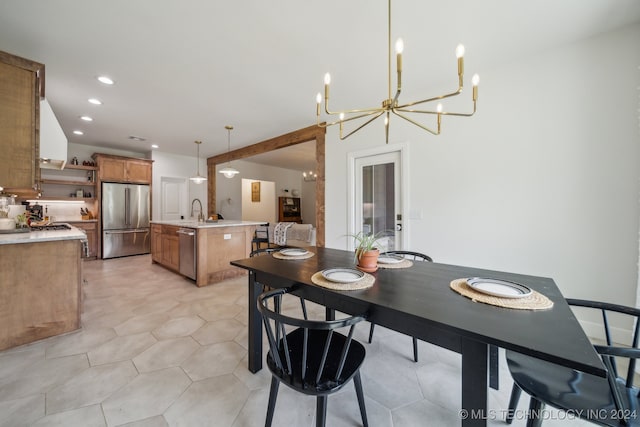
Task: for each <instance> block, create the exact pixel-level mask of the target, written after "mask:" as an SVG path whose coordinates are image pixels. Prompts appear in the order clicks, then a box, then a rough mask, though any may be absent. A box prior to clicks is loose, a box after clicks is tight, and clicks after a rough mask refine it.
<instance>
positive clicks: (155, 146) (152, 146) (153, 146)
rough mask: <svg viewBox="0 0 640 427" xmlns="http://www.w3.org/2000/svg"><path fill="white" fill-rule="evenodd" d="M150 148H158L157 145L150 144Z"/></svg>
mask: <svg viewBox="0 0 640 427" xmlns="http://www.w3.org/2000/svg"><path fill="white" fill-rule="evenodd" d="M151 148H160V146H159V145H158V144H151Z"/></svg>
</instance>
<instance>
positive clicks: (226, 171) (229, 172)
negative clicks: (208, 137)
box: [220, 125, 240, 178]
mask: <svg viewBox="0 0 640 427" xmlns="http://www.w3.org/2000/svg"><path fill="white" fill-rule="evenodd" d="M224 128H225V129H226V130H227V156H228V155H229V153H230V152H231V131H232V130H233V126H230V125H226V126H225V127H224ZM220 173H221V174H223V175H224V177H225V178H233V177H234V176H236V174H238V173H240V171H239V170H238V169H235V168H232V167H231V160H229V162H228V163H227V167H226V168H222V169H220Z"/></svg>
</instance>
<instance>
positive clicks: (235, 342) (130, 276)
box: [0, 255, 586, 427]
mask: <svg viewBox="0 0 640 427" xmlns="http://www.w3.org/2000/svg"><path fill="white" fill-rule="evenodd" d="M84 274H85V277H86V279H87V284H86V285H85V286H84V293H85V302H84V312H83V315H82V319H83V322H82V323H83V328H82V329H81V330H80V331H77V332H73V333H70V334H67V335H64V336H58V337H53V338H49V339H46V340H42V341H39V342H36V343H32V344H29V345H25V346H21V347H18V348H14V349H10V350H6V351H3V352H0V427H5V426H11V427H17V426H65V427H73V426H82V427H85V426H122V425H126V426H139V427H142V426H145V427H152V426H154V427H155V426H187V427H189V426H216V427H218V426H220V427H224V426H233V427H240V426H260V425H264V417H265V413H266V408H267V397H268V393H269V382H270V375H269V373H268V371H267V370H266V368H265V369H263V370H262V371H260V372H259V373H257V374H255V375H254V374H251V373H250V372H249V371H248V370H247V368H246V366H247V360H246V341H247V330H246V323H247V300H246V295H247V285H246V283H247V279H246V278H240V279H233V280H228V281H226V282H223V283H219V284H216V285H213V286H208V287H204V288H197V287H196V286H194V285H193V283H192V282H190V281H188V280H186V279H184V278H182V277H181V276H178V275H176V274H174V273H171V272H169V271H167V270H165V269H164V268H162V267H160V266H157V265H154V264H152V263H151V259H150V257H149V256H147V255H144V256H135V257H128V258H120V259H111V260H105V261H102V260H98V261H90V262H85V269H84ZM318 309H320V310H321V308H320V307H318ZM358 326H359V329H358V332H357V339H359V340H360V341H361V342H366V338H367V333H368V328H369V324H368V323H366V322H363V323H361V324H360V325H358ZM265 347H266V346H265ZM365 347H366V349H367V359H366V361H365V363H364V365H363V368H362V376H363V379H362V381H363V387H364V391H365V395H366V406H367V412H368V417H369V422H370V425H371V426H394V427H401V426H423V425H424V426H426V425H429V426H456V425H460V418H459V406H460V357H459V356H458V355H457V354H455V353H452V352H449V351H447V350H444V349H441V348H439V347H435V346H432V345H430V344H427V343H420V362H419V363H414V362H413V360H412V347H411V339H410V338H409V337H407V336H404V335H400V334H397V333H395V332H393V331H390V330H387V329H385V328H382V327H379V328H376V333H375V336H374V342H373V344H365ZM502 362H504V361H503V360H502ZM500 378H501V384H500V390H499V391H496V390H490V391H489V408H490V410H491V411H493V412H492V413H491V414H490V415H491V416H492V418H495V419H491V420H489V422H488V424H489V425H490V426H498V425H505V424H504V421H503V419H504V412H503V411H504V409H505V408H506V407H507V403H508V399H509V392H510V390H511V380H510V377H509V373H508V371H507V370H506V367H505V366H504V363H501V371H500ZM520 403H521V404H520V407H519V408H520V409H522V410H523V411H524V410H525V408H526V407H527V405H528V399H526V398H523V399H521V402H520ZM328 408H329V409H328V422H327V425H328V426H332V427H333V426H337V427H341V426H358V425H360V415H359V412H358V405H357V401H356V398H355V392H354V389H353V386H351V385H349V386H347V387H345V389H343V390H342V391H341V392H339V394H337V395H333V396H331V397H330V398H329V406H328ZM549 417H550V419H549V420H548V421H545V423H544V425H545V426H554V425H563V426H564V425H570V426H578V425H586V423H584V422H582V421H576V420H569V421H568V420H566V419H565V418H566V417H565V416H563V415H562V414H561V413H558V412H551V413H550V415H549ZM524 424H525V423H524V421H523V420H516V421H514V423H513V425H514V426H523V425H524ZM313 425H315V400H314V398H312V397H308V396H302V395H300V394H297V393H295V392H292V391H290V390H289V389H288V388H287V387H285V386H281V388H280V393H279V396H278V403H277V406H276V412H275V419H274V426H287V427H290V426H296V427H297V426H313Z"/></svg>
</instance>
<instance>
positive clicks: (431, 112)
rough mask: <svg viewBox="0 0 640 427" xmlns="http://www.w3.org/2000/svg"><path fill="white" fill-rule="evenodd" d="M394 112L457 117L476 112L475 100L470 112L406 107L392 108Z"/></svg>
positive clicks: (471, 114)
mask: <svg viewBox="0 0 640 427" xmlns="http://www.w3.org/2000/svg"><path fill="white" fill-rule="evenodd" d="M393 111H394V112H398V111H400V112H402V113H418V114H441V115H443V116H458V117H471V116H473V115H474V114H475V113H476V102H475V101H474V103H473V111H472V112H471V113H454V112H450V111H440V112H438V111H424V110H412V109H406V108H394V109H393Z"/></svg>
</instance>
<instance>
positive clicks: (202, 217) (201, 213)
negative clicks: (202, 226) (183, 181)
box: [191, 199, 204, 222]
mask: <svg viewBox="0 0 640 427" xmlns="http://www.w3.org/2000/svg"><path fill="white" fill-rule="evenodd" d="M195 202H198V204H199V205H200V212H199V213H198V222H203V221H204V212H202V202H201V201H200V199H193V201H192V202H191V216H192V217H193V204H194V203H195Z"/></svg>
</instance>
